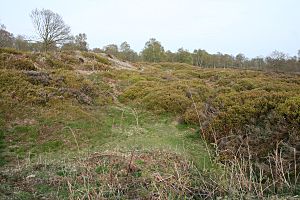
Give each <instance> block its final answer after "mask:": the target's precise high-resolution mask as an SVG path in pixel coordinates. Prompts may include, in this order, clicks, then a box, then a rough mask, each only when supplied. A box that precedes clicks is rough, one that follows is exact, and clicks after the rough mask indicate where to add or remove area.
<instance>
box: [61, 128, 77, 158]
mask: <svg viewBox="0 0 300 200" xmlns="http://www.w3.org/2000/svg"><path fill="white" fill-rule="evenodd" d="M64 128H67V129H69V130H70V131H71V133H72V135H73V138H74V141H75V143H76V147H77V151H78V152H79V145H78V142H77V139H76V135H75V133H74V131H73V129H72V128H71V127H69V126H66V127H64Z"/></svg>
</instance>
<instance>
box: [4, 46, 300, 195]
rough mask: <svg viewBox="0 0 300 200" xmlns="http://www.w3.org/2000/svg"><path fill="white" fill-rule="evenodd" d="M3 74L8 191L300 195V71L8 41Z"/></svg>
mask: <svg viewBox="0 0 300 200" xmlns="http://www.w3.org/2000/svg"><path fill="white" fill-rule="evenodd" d="M0 72H1V73H0V88H1V89H0V151H1V157H0V159H1V162H0V163H1V165H2V167H1V173H0V183H1V186H0V194H1V195H0V197H1V198H4V199H10V198H21V199H26V198H27V199H33V198H36V199H39V198H46V197H47V198H50V199H62V198H66V199H68V198H69V199H77V198H98V199H101V198H104V199H116V198H117V199H122V198H123V199H135V198H145V199H151V198H154V199H155V198H157V199H165V198H171V199H173V198H174V199H176V198H177V199H182V198H184V197H185V198H194V199H197V198H198V199H199V198H208V199H209V198H216V197H226V196H227V197H229V198H254V199H256V198H262V197H264V198H267V197H270V198H272V197H274V195H276V196H277V197H278V196H280V195H284V196H289V197H292V196H295V195H297V194H298V193H299V176H298V175H299V171H300V170H299V166H300V165H299V164H300V148H299V143H300V96H299V94H300V76H299V75H295V74H279V73H265V72H259V71H246V70H244V71H242V70H234V69H201V68H199V67H194V66H190V65H186V64H180V63H157V64H153V63H152V64H151V63H135V64H132V63H128V62H124V61H120V60H118V59H116V58H114V57H112V56H110V55H105V54H96V53H93V52H79V51H75V52H72V51H66V52H51V53H47V54H46V53H26V52H17V51H14V50H9V49H0ZM228 169H230V170H228ZM228 177H236V178H228Z"/></svg>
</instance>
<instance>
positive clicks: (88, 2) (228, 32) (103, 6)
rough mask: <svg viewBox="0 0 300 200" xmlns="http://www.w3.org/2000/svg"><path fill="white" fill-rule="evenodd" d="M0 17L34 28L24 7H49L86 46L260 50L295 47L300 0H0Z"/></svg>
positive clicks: (28, 30) (10, 24) (27, 31)
mask: <svg viewBox="0 0 300 200" xmlns="http://www.w3.org/2000/svg"><path fill="white" fill-rule="evenodd" d="M0 5H1V6H0V23H2V24H4V25H5V26H6V27H7V30H8V31H10V32H13V33H14V34H15V35H17V34H21V35H27V36H31V35H33V34H34V30H33V26H32V23H31V19H30V17H29V14H30V12H31V11H32V10H33V9H35V8H38V9H41V8H45V9H50V10H52V11H54V12H57V13H59V14H60V15H61V16H62V17H63V19H64V21H65V22H66V23H67V24H68V25H70V26H71V29H72V33H73V34H78V33H83V32H84V33H86V34H87V36H88V43H89V45H90V48H94V47H103V46H104V45H107V44H111V43H115V44H120V43H121V42H123V41H127V42H128V43H129V44H130V45H131V47H132V48H133V49H134V50H136V51H140V50H141V49H142V48H143V47H144V45H145V42H146V41H147V40H149V38H152V37H154V38H156V39H157V40H159V41H160V42H161V43H162V45H163V46H164V47H165V49H169V50H172V51H176V50H177V49H178V48H180V47H184V48H185V49H188V50H190V51H193V50H194V49H198V48H201V49H205V50H207V51H208V52H210V53H217V52H222V53H228V54H233V55H236V54H237V53H244V54H246V56H248V57H255V56H259V55H262V56H266V55H268V54H270V53H271V52H272V51H273V50H279V51H283V52H286V53H288V54H289V55H296V54H297V50H298V49H300V11H299V10H300V0H43V1H42V0H26V1H23V0H19V1H17V0H0Z"/></svg>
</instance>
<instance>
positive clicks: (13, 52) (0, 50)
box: [0, 48, 22, 55]
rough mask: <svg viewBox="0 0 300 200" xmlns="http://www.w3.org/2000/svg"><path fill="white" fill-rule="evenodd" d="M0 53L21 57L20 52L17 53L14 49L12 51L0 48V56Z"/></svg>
mask: <svg viewBox="0 0 300 200" xmlns="http://www.w3.org/2000/svg"><path fill="white" fill-rule="evenodd" d="M2 53H8V54H14V55H21V54H22V52H21V51H18V50H16V49H12V48H0V54H2Z"/></svg>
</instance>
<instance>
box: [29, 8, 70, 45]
mask: <svg viewBox="0 0 300 200" xmlns="http://www.w3.org/2000/svg"><path fill="white" fill-rule="evenodd" d="M30 17H31V19H32V22H33V25H34V28H35V30H36V32H37V34H38V37H39V39H40V40H41V41H42V43H43V46H44V50H45V51H47V50H49V47H50V46H55V45H56V44H63V43H65V42H67V41H68V40H69V39H70V32H71V29H70V27H69V26H68V25H66V24H65V22H64V21H63V19H62V17H61V16H60V15H59V14H57V13H54V12H52V11H51V10H45V9H42V10H38V9H35V10H33V11H32V12H31V15H30Z"/></svg>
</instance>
